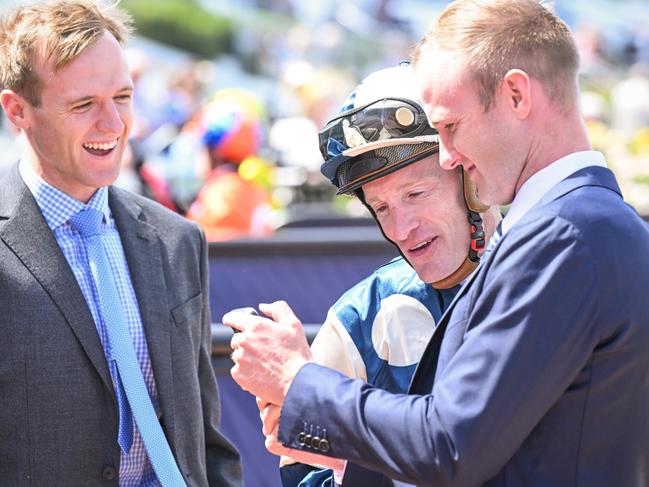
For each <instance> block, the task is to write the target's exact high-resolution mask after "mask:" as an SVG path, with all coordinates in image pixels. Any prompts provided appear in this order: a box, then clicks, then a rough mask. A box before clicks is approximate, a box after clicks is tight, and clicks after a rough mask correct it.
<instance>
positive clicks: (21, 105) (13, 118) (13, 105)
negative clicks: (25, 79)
mask: <svg viewBox="0 0 649 487" xmlns="http://www.w3.org/2000/svg"><path fill="white" fill-rule="evenodd" d="M0 103H2V109H3V110H4V112H5V114H6V115H7V118H8V119H9V121H10V122H11V123H12V124H13V125H14V126H15V127H17V128H19V129H23V130H24V129H27V128H29V120H28V118H27V114H26V111H25V105H26V104H27V101H26V100H25V99H24V98H23V97H22V96H20V95H19V94H18V93H16V92H15V91H13V90H8V89H5V90H2V92H0Z"/></svg>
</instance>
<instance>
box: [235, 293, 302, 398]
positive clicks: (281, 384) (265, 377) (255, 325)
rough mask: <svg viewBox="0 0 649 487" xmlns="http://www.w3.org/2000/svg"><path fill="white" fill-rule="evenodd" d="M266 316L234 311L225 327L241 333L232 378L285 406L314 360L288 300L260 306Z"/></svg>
mask: <svg viewBox="0 0 649 487" xmlns="http://www.w3.org/2000/svg"><path fill="white" fill-rule="evenodd" d="M259 309H260V310H261V312H262V313H264V314H265V315H266V316H268V317H270V319H268V318H264V317H262V316H253V315H249V314H245V313H237V312H230V313H226V314H225V315H224V316H223V324H225V325H227V326H230V327H232V328H234V329H236V330H239V331H240V332H241V333H235V334H234V336H233V337H232V340H231V341H230V344H231V346H232V349H233V350H234V351H233V352H232V360H233V361H234V367H232V369H231V370H230V374H231V375H232V378H233V379H234V380H235V381H236V382H237V383H238V384H239V385H240V386H241V388H242V389H244V390H246V391H248V392H250V393H251V394H254V395H255V396H259V397H263V398H264V399H266V400H267V401H269V402H271V403H273V404H277V405H280V406H281V405H282V404H283V403H284V397H286V393H287V392H288V388H289V387H290V385H291V382H292V381H293V378H294V377H295V375H296V374H297V372H298V371H299V370H300V368H302V366H303V365H304V364H306V363H307V362H310V361H311V360H312V355H311V350H310V349H309V344H308V343H307V340H306V336H305V335H304V330H303V329H302V323H300V320H298V319H297V317H296V316H295V314H293V311H292V310H291V308H290V307H289V306H288V304H286V302H284V301H276V302H274V303H272V304H260V305H259Z"/></svg>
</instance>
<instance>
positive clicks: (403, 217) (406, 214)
mask: <svg viewBox="0 0 649 487" xmlns="http://www.w3.org/2000/svg"><path fill="white" fill-rule="evenodd" d="M417 225H418V220H417V218H416V217H415V216H414V215H413V214H412V212H411V211H407V210H405V211H404V210H397V211H395V215H394V225H393V230H394V236H393V237H394V241H395V242H396V243H399V242H405V241H406V240H407V239H408V237H409V236H410V234H411V233H412V231H413V230H414V229H415V228H417Z"/></svg>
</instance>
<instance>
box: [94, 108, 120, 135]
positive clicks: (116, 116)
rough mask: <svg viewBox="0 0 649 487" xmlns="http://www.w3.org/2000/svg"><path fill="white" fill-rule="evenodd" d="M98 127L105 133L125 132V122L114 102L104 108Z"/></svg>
mask: <svg viewBox="0 0 649 487" xmlns="http://www.w3.org/2000/svg"><path fill="white" fill-rule="evenodd" d="M97 126H98V128H99V129H100V130H101V131H103V132H110V133H112V134H120V133H122V131H123V130H124V122H123V121H122V117H121V113H120V111H119V110H118V108H117V106H116V105H115V103H114V102H112V101H110V102H107V103H106V104H105V105H104V106H103V107H102V110H101V114H100V118H99V120H98V122H97Z"/></svg>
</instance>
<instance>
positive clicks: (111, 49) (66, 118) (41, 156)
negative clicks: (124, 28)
mask: <svg viewBox="0 0 649 487" xmlns="http://www.w3.org/2000/svg"><path fill="white" fill-rule="evenodd" d="M33 65H34V70H35V72H36V73H37V75H38V77H39V79H40V86H41V87H42V90H41V93H40V101H41V102H40V104H39V105H38V106H33V105H31V104H29V103H28V102H26V101H25V102H24V126H23V127H22V128H23V130H24V132H25V135H26V137H27V140H28V142H29V146H30V148H31V153H32V154H31V155H32V162H33V164H34V168H35V170H36V172H37V173H38V174H39V175H40V176H41V177H42V178H43V179H44V180H45V181H47V182H48V183H50V184H51V185H53V186H55V187H56V188H58V189H60V190H61V191H63V192H64V193H66V194H68V195H70V196H72V197H74V198H76V199H78V200H80V201H84V202H87V201H88V200H89V199H90V198H91V197H92V195H93V194H94V192H95V191H96V190H97V188H100V187H102V186H107V185H109V184H111V183H112V182H113V181H115V179H116V178H117V176H118V174H119V168H120V164H121V161H122V155H123V153H124V150H125V148H126V145H127V142H128V134H129V131H130V128H131V121H132V109H131V99H132V94H133V84H132V82H131V78H130V76H129V71H128V67H127V65H126V58H125V56H124V52H123V50H122V48H121V46H120V45H119V43H118V42H117V40H115V38H114V37H113V36H112V35H110V34H109V33H107V32H106V33H104V34H103V35H102V36H101V37H100V38H99V39H98V40H97V41H96V42H95V43H94V44H92V45H91V46H90V47H88V48H87V49H85V50H84V51H83V52H82V53H81V54H80V55H79V56H78V57H76V58H75V59H73V60H72V61H71V62H70V63H68V64H66V65H65V66H63V67H62V68H60V69H59V70H58V71H56V72H55V71H54V69H53V66H52V63H51V62H47V61H45V60H44V59H43V58H42V56H41V55H38V54H37V55H36V56H35V59H34V63H33Z"/></svg>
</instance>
